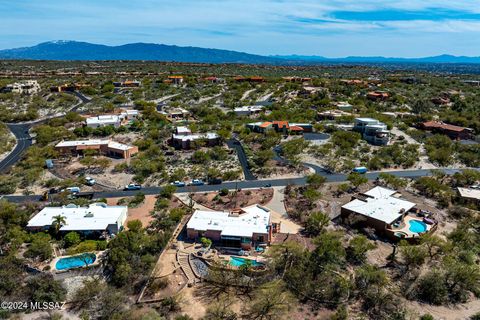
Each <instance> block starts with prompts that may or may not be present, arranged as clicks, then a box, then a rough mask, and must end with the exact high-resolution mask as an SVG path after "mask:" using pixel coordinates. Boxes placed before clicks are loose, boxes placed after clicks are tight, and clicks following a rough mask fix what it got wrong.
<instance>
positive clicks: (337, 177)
mask: <svg viewBox="0 0 480 320" xmlns="http://www.w3.org/2000/svg"><path fill="white" fill-rule="evenodd" d="M307 166H311V167H312V168H314V169H315V171H316V172H317V173H318V174H320V175H322V176H324V177H325V178H326V179H327V182H344V181H347V175H346V174H329V173H327V172H325V171H324V170H323V169H322V168H320V167H318V166H312V165H309V164H307ZM439 170H441V171H443V172H444V173H446V174H448V175H452V174H454V173H456V172H460V171H462V170H461V169H439ZM477 170H478V169H477ZM388 173H390V174H392V175H394V176H396V177H402V178H411V179H416V178H420V177H424V176H431V175H432V171H431V170H426V169H421V170H403V171H389V172H388ZM379 174H380V172H368V173H366V174H365V176H366V177H367V178H368V179H369V180H375V179H376V178H377V177H378V176H379ZM292 184H293V185H305V184H306V178H305V177H301V178H292V179H266V180H249V181H236V182H225V183H222V184H218V185H203V186H186V187H180V188H177V192H179V193H186V192H206V191H218V190H220V189H224V188H225V189H229V190H235V189H249V188H261V187H265V186H267V185H271V186H272V187H284V186H287V185H292ZM161 190H162V187H146V188H143V189H142V190H140V191H123V190H114V191H103V192H95V193H94V198H95V199H101V198H113V197H128V196H133V195H135V194H137V193H139V192H142V193H144V194H145V195H155V194H158V193H159V192H160V191H161ZM3 198H5V199H7V200H9V201H11V202H17V203H19V202H29V201H40V199H41V196H39V195H29V196H21V195H18V196H13V195H10V196H4V197H3Z"/></svg>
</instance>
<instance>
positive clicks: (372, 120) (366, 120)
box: [355, 118, 380, 122]
mask: <svg viewBox="0 0 480 320" xmlns="http://www.w3.org/2000/svg"><path fill="white" fill-rule="evenodd" d="M355 120H357V121H361V122H380V121H378V120H377V119H373V118H355Z"/></svg>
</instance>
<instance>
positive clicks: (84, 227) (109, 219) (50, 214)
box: [27, 203, 128, 235]
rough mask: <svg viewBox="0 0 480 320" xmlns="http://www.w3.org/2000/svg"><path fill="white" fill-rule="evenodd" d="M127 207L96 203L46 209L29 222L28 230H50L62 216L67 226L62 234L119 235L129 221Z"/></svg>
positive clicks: (61, 228) (64, 226)
mask: <svg viewBox="0 0 480 320" xmlns="http://www.w3.org/2000/svg"><path fill="white" fill-rule="evenodd" d="M127 215H128V208H127V207H126V206H108V205H106V204H105V203H94V204H90V205H88V206H87V207H80V206H76V205H72V204H71V205H68V206H63V207H45V208H43V209H42V210H41V211H40V212H39V213H37V214H36V215H35V216H34V217H33V218H31V219H30V221H28V224H27V229H28V230H31V231H44V230H48V229H50V227H51V226H52V223H53V222H54V219H55V217H56V216H62V217H63V218H64V219H65V224H64V225H63V226H61V227H60V230H59V231H60V232H63V233H67V232H70V231H75V232H78V233H81V234H84V235H90V234H98V235H101V234H103V233H106V234H108V235H112V234H117V233H118V232H120V231H121V230H122V229H123V225H124V224H125V221H126V220H127Z"/></svg>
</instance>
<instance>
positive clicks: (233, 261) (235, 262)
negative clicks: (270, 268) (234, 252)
mask: <svg viewBox="0 0 480 320" xmlns="http://www.w3.org/2000/svg"><path fill="white" fill-rule="evenodd" d="M247 261H251V263H252V267H260V266H263V263H261V262H258V261H255V260H251V259H245V258H239V257H230V262H229V264H230V265H231V266H234V267H241V266H243V265H245V264H246V263H247Z"/></svg>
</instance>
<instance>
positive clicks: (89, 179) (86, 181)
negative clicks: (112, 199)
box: [85, 177, 97, 186]
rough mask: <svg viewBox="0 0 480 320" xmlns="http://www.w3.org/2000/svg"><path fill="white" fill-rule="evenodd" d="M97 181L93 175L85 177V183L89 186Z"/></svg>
mask: <svg viewBox="0 0 480 320" xmlns="http://www.w3.org/2000/svg"><path fill="white" fill-rule="evenodd" d="M95 183H97V180H95V179H93V178H92V177H85V184H86V185H87V186H93V185H94V184H95Z"/></svg>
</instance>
